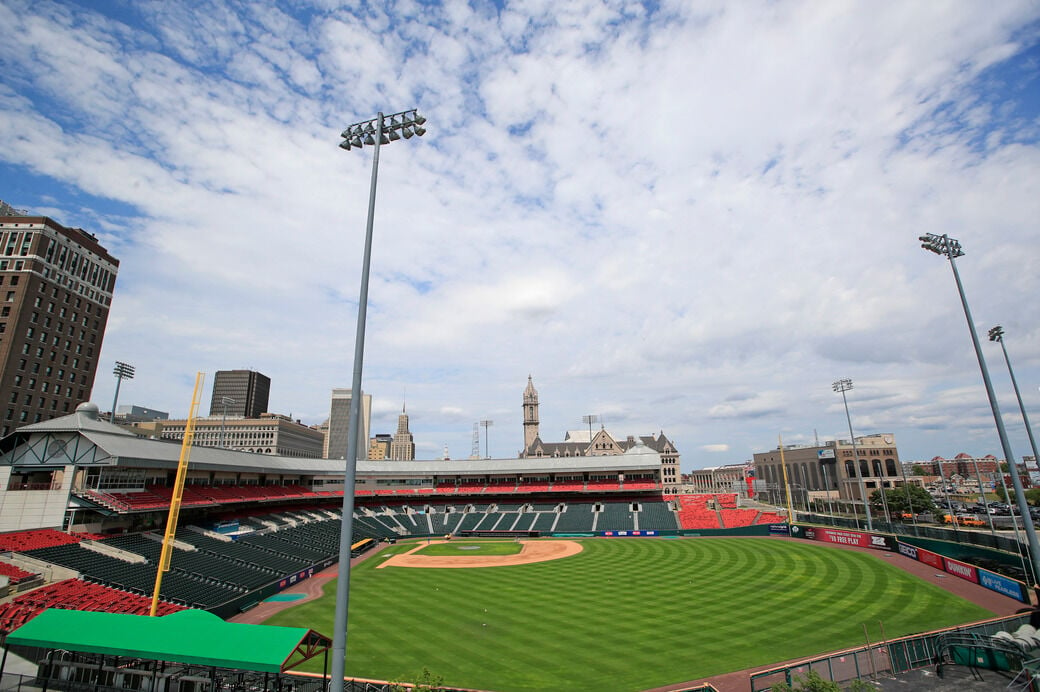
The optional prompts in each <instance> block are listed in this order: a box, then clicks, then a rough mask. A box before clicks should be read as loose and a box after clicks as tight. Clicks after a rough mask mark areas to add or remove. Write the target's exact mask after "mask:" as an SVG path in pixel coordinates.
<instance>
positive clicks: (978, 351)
mask: <svg viewBox="0 0 1040 692" xmlns="http://www.w3.org/2000/svg"><path fill="white" fill-rule="evenodd" d="M918 240H920V241H921V247H923V248H924V249H925V250H928V251H930V252H934V253H935V254H937V255H943V256H945V257H946V258H947V259H949V260H950V268H951V269H952V270H953V278H954V280H955V281H956V282H957V293H958V294H959V295H960V298H961V306H962V307H963V308H964V318H965V319H966V320H967V321H968V331H969V332H971V343H972V345H973V346H974V347H975V357H976V358H977V359H978V361H979V369H980V370H981V371H982V381H983V383H984V384H985V385H986V396H988V397H989V406H990V409H992V411H993V420H994V421H995V422H996V424H997V435H998V436H999V437H1000V446H1001V447H1002V448H1003V450H1004V459H1005V460H1006V461H1007V463H1008V471H1009V472H1010V475H1011V485H1012V486H1014V489H1015V504H1017V505H1018V513H1019V514H1021V515H1022V519H1023V522H1022V523H1023V524H1025V528H1026V541H1027V543H1028V544H1029V554H1030V557H1031V559H1032V564H1033V575H1034V576H1033V584H1034V585H1035V584H1036V579H1037V575H1040V569H1038V567H1040V544H1038V543H1037V539H1036V529H1035V528H1034V527H1033V522H1032V521H1025V518H1026V517H1028V516H1029V506H1028V505H1027V504H1026V495H1025V492H1024V491H1023V490H1022V479H1021V478H1019V476H1018V464H1016V463H1015V455H1014V453H1013V452H1012V451H1011V443H1010V442H1008V437H1007V430H1005V429H1004V419H1003V418H1001V416H1000V406H999V405H998V404H997V395H996V394H995V393H994V392H993V383H992V382H991V381H990V379H989V369H988V368H987V367H986V359H985V358H983V357H982V347H981V346H980V345H979V335H978V333H977V332H976V331H975V323H974V322H972V319H971V310H969V309H968V299H967V298H965V297H964V286H963V285H962V284H961V275H960V274H959V273H958V272H957V263H956V262H954V261H953V260H954V258H955V257H961V256H963V255H964V250H963V249H961V244H960V242H959V241H957V240H955V239H953V238H951V237H949V236H948V235H946V234H945V233H944V234H943V235H935V234H934V233H927V234H925V235H923V236H920V238H918Z"/></svg>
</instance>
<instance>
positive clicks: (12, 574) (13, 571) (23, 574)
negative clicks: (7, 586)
mask: <svg viewBox="0 0 1040 692" xmlns="http://www.w3.org/2000/svg"><path fill="white" fill-rule="evenodd" d="M0 574H2V575H4V576H5V577H7V578H8V579H9V580H10V582H11V583H12V584H20V583H22V582H24V581H28V580H29V579H32V578H33V577H38V576H40V575H38V574H36V573H35V572H27V571H25V570H24V569H22V568H21V567H18V566H16V565H12V564H10V563H9V562H3V561H0Z"/></svg>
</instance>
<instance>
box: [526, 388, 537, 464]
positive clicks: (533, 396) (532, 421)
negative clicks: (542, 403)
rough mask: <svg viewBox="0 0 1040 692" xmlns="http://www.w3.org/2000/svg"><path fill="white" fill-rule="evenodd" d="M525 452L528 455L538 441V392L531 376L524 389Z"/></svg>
mask: <svg viewBox="0 0 1040 692" xmlns="http://www.w3.org/2000/svg"><path fill="white" fill-rule="evenodd" d="M523 409H524V452H525V453H526V452H527V450H528V449H530V448H531V445H532V444H534V441H535V440H536V439H538V392H537V390H535V388H534V382H533V381H532V380H531V376H530V375H528V376H527V388H526V389H524V404H523Z"/></svg>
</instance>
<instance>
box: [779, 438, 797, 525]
mask: <svg viewBox="0 0 1040 692" xmlns="http://www.w3.org/2000/svg"><path fill="white" fill-rule="evenodd" d="M777 438H778V439H779V440H780V468H782V469H783V470H784V488H786V489H787V523H788V524H793V523H794V512H793V511H792V510H791V484H790V483H788V482H787V464H785V463H784V437H783V435H777Z"/></svg>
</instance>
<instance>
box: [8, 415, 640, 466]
mask: <svg viewBox="0 0 1040 692" xmlns="http://www.w3.org/2000/svg"><path fill="white" fill-rule="evenodd" d="M180 452H181V443H180V442H179V441H172V440H155V439H148V438H144V437H139V436H138V435H135V434H133V433H131V432H129V431H127V430H125V429H123V428H121V427H119V426H118V425H113V424H111V423H108V422H107V421H102V420H99V419H98V410H97V406H96V405H94V404H90V403H84V404H80V405H79V406H78V407H77V408H76V411H75V412H74V413H71V414H69V415H67V416H61V417H60V418H53V419H51V420H47V421H41V422H40V423H32V424H30V425H24V426H22V427H20V428H18V429H16V430H15V431H14V432H12V433H11V434H9V435H8V436H7V437H5V438H3V439H2V440H0V465H8V466H17V467H20V468H22V469H25V468H61V467H63V466H66V465H70V464H72V465H76V466H81V467H83V466H124V467H132V468H145V469H147V468H162V469H171V468H176V467H177V462H178V460H179V458H180ZM191 467H192V468H193V469H206V470H210V471H232V472H245V471H248V472H249V473H255V474H269V475H278V474H282V475H290V474H294V475H301V476H323V477H330V476H331V477H342V476H343V473H344V462H343V460H342V459H309V458H305V457H283V456H275V455H269V454H254V453H251V452H242V451H237V450H231V449H220V448H217V447H204V446H194V447H192V449H191ZM660 468H661V455H660V454H658V453H657V452H655V451H654V450H653V449H651V448H649V447H647V446H646V445H645V444H642V442H641V441H640V442H637V443H636V444H635V446H634V447H632V448H631V449H629V450H628V451H626V452H625V453H624V454H617V455H605V456H571V457H527V458H524V459H465V460H451V461H443V460H437V461H369V460H367V459H359V460H358V463H357V473H358V475H359V476H362V477H366V478H373V479H379V478H415V477H421V476H434V475H438V476H444V475H450V476H454V475H466V474H470V475H481V476H483V475H488V474H523V475H524V476H532V475H537V474H539V473H545V474H548V473H562V472H567V471H573V472H576V473H580V472H585V471H588V472H596V471H604V472H608V473H609V472H626V471H642V470H647V471H656V470H658V469H660Z"/></svg>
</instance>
